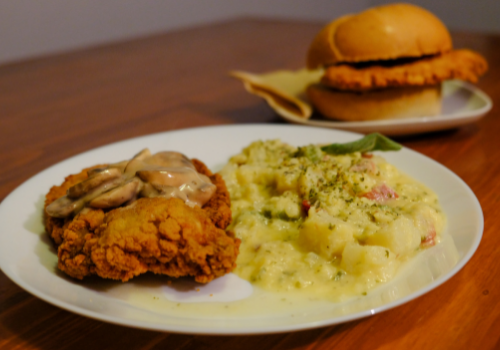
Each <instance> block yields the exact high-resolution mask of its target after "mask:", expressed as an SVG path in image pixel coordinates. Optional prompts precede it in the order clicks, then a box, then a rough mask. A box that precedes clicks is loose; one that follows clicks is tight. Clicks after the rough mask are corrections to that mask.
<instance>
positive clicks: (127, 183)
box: [46, 149, 216, 218]
mask: <svg viewBox="0 0 500 350" xmlns="http://www.w3.org/2000/svg"><path fill="white" fill-rule="evenodd" d="M215 191H216V186H215V185H214V184H212V182H211V181H210V179H209V178H208V177H207V176H205V175H203V174H200V173H198V172H197V171H196V168H195V166H194V165H193V163H192V162H191V161H190V160H189V159H188V158H187V157H186V156H185V155H183V154H181V153H178V152H159V153H156V154H153V155H152V154H151V152H150V151H149V150H148V149H144V150H142V151H141V152H139V153H138V154H137V155H135V156H134V157H133V158H132V159H131V160H130V161H122V162H119V163H115V164H111V165H109V166H107V167H103V168H96V169H92V170H90V171H89V172H88V178H87V179H86V180H84V181H82V182H80V183H78V184H76V185H74V186H73V187H71V188H69V189H68V191H67V194H66V196H63V197H61V198H59V199H57V200H56V201H54V202H52V203H51V204H50V205H48V206H47V208H46V213H47V214H48V215H49V216H52V217H57V218H65V217H69V216H71V215H74V214H76V213H78V212H79V211H80V210H82V209H83V208H84V207H91V208H101V209H110V208H115V207H118V206H121V205H125V204H129V203H131V202H133V201H134V200H136V199H137V198H139V197H150V198H151V197H166V198H170V197H175V198H180V199H182V200H184V202H185V203H186V204H187V205H189V206H191V207H194V206H195V205H198V206H200V207H202V206H203V205H204V204H205V203H206V202H208V200H209V199H210V198H211V197H212V195H213V194H214V193H215Z"/></svg>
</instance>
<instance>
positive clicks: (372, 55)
mask: <svg viewBox="0 0 500 350" xmlns="http://www.w3.org/2000/svg"><path fill="white" fill-rule="evenodd" d="M452 48H453V45H452V42H451V37H450V33H449V32H448V30H447V29H446V27H445V26H444V24H443V23H442V22H441V21H440V20H439V19H438V18H437V17H436V16H434V15H433V14H432V13H430V12H429V11H427V10H424V9H423V8H421V7H418V6H415V5H410V4H391V5H385V6H379V7H374V8H371V9H369V10H366V11H364V12H361V13H359V14H355V15H346V16H343V17H340V18H339V19H337V20H335V21H333V22H331V23H330V24H328V25H327V26H326V27H324V28H323V29H322V30H321V31H320V32H319V33H318V34H317V35H316V37H315V38H314V40H313V42H312V44H311V46H310V48H309V52H308V54H307V67H308V68H309V69H315V68H318V67H324V66H328V65H332V64H337V63H343V62H346V63H356V62H366V61H378V60H391V59H397V58H403V57H420V56H425V55H434V54H439V53H444V52H447V51H450V50H451V49H452Z"/></svg>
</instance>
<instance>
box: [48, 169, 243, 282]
mask: <svg viewBox="0 0 500 350" xmlns="http://www.w3.org/2000/svg"><path fill="white" fill-rule="evenodd" d="M192 163H193V165H194V167H195V168H196V170H197V171H198V172H199V173H201V174H204V175H206V176H208V178H209V179H210V181H211V182H212V183H213V184H214V185H215V186H216V191H215V194H214V195H213V196H212V197H211V198H210V200H209V201H208V202H207V203H206V204H205V205H204V206H203V208H200V207H198V206H195V207H191V206H188V205H186V204H185V203H184V201H182V200H181V199H178V198H163V197H156V198H140V199H138V200H136V201H135V202H133V203H132V204H129V205H127V206H124V207H119V208H116V209H111V210H106V209H96V208H84V209H83V210H81V211H80V212H79V213H77V214H76V215H75V216H74V217H69V218H54V217H51V216H49V215H47V213H45V227H46V230H47V232H48V233H49V234H50V236H51V237H52V239H53V241H54V243H55V244H56V246H58V258H59V260H58V268H59V269H60V270H62V271H64V272H65V273H66V274H68V275H69V276H71V277H74V278H77V279H82V278H83V277H85V276H89V275H98V276H100V277H103V278H110V279H117V280H121V281H123V282H125V281H127V280H129V279H130V278H132V277H134V276H137V275H139V274H142V273H145V272H148V271H151V272H154V273H156V274H164V275H168V276H171V277H181V276H192V277H194V279H195V280H196V281H197V282H200V283H207V282H209V281H211V280H213V279H214V278H216V277H219V276H222V275H224V274H225V273H228V272H230V271H231V270H232V269H234V267H235V266H236V264H235V261H236V257H237V255H238V252H239V245H240V240H239V239H237V238H235V237H234V234H233V233H232V232H227V231H225V228H226V227H227V225H228V224H229V223H230V222H231V209H230V199H229V193H228V191H227V189H226V186H225V183H224V180H223V179H222V178H221V177H220V175H218V174H212V173H211V171H210V170H209V169H208V168H207V167H206V166H205V164H203V163H202V162H201V161H199V160H193V161H192ZM96 168H98V167H97V166H96V167H92V168H88V169H84V170H83V171H82V172H81V173H79V174H76V175H70V176H68V177H67V178H66V179H65V181H64V183H63V184H62V185H60V186H54V187H52V188H51V190H50V191H49V193H48V194H47V196H46V202H45V208H47V206H48V205H49V204H51V203H52V202H54V201H55V200H57V199H59V198H61V197H62V196H64V195H65V194H66V193H67V191H68V189H69V188H71V187H72V186H74V185H75V184H78V183H80V182H82V181H83V180H85V179H87V178H88V173H89V171H92V169H96Z"/></svg>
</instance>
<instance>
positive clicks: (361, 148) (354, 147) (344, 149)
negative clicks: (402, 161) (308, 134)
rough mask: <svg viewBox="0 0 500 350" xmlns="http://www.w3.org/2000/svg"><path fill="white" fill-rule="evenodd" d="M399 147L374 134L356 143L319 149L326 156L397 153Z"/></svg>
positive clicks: (395, 143) (337, 144) (376, 133)
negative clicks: (381, 152)
mask: <svg viewBox="0 0 500 350" xmlns="http://www.w3.org/2000/svg"><path fill="white" fill-rule="evenodd" d="M401 147H402V146H401V145H400V144H399V143H397V142H394V141H392V140H391V139H388V138H387V137H385V136H384V135H381V134H379V133H378V132H375V133H373V134H369V135H366V136H365V137H363V138H362V139H360V140H357V141H353V142H347V143H332V144H331V145H328V146H323V147H321V150H322V151H323V152H325V153H328V154H347V153H353V152H361V153H366V152H372V151H399V150H400V149H401Z"/></svg>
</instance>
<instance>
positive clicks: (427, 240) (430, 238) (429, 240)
mask: <svg viewBox="0 0 500 350" xmlns="http://www.w3.org/2000/svg"><path fill="white" fill-rule="evenodd" d="M435 239H436V229H435V228H434V226H432V228H431V229H430V230H429V233H428V234H427V236H425V237H424V239H422V243H420V246H421V247H422V248H428V247H432V246H434V245H436V240H435Z"/></svg>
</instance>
